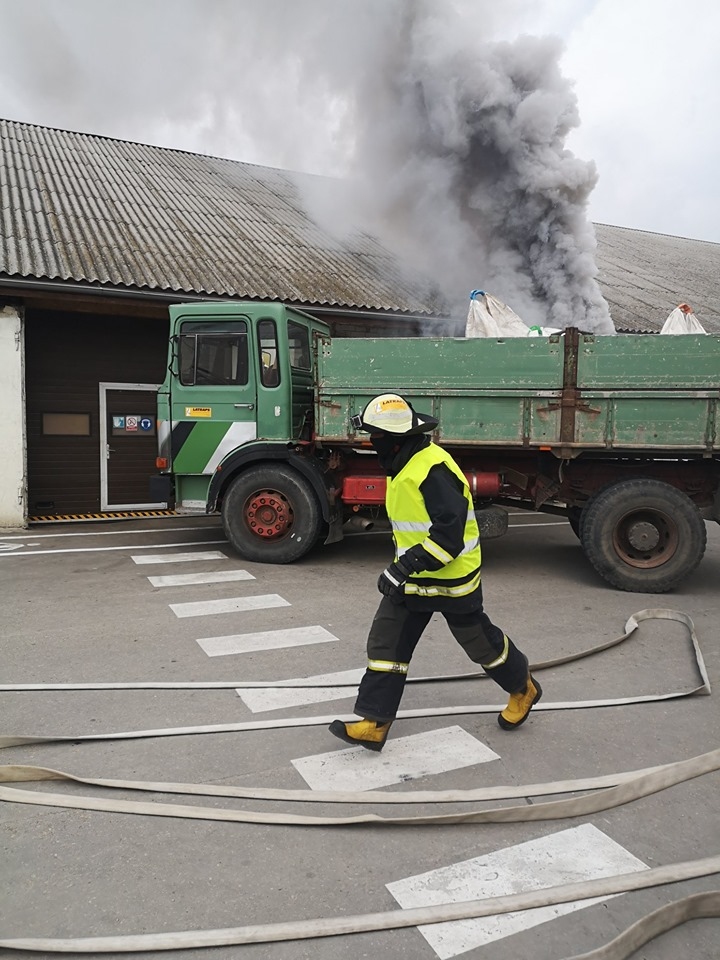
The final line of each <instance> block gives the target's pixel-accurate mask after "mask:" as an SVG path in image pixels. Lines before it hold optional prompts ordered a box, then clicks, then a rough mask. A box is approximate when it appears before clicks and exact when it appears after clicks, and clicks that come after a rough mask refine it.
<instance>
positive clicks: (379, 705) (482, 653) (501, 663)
mask: <svg viewBox="0 0 720 960" xmlns="http://www.w3.org/2000/svg"><path fill="white" fill-rule="evenodd" d="M434 612H435V611H434V610H432V609H428V610H410V609H408V607H407V606H406V604H405V603H404V602H403V603H393V601H392V600H390V599H389V598H388V597H383V599H382V600H381V601H380V606H379V607H378V610H377V613H376V614H375V619H374V620H373V622H372V626H371V628H370V633H369V636H368V641H367V654H368V668H367V670H366V671H365V675H364V676H363V678H362V680H361V681H360V687H359V689H358V696H357V700H356V702H355V713H357V714H358V715H359V716H361V717H365V718H366V719H368V720H376V721H377V722H378V723H387V722H388V721H389V720H394V719H395V717H396V715H397V711H398V708H399V706H400V700H401V699H402V695H403V691H404V689H405V680H406V676H407V669H408V666H409V664H410V661H411V660H412V656H413V653H414V652H415V647H416V646H417V644H418V641H419V640H420V637H421V636H422V634H423V631H424V630H425V627H427V625H428V623H429V622H430V618H431V617H432V615H433V613H434ZM439 612H440V613H442V615H443V616H444V617H445V620H446V621H447V625H448V627H449V628H450V631H451V633H452V635H453V636H454V637H455V639H456V640H457V642H458V643H459V644H460V646H461V647H462V648H463V649H464V651H465V653H466V654H467V655H468V657H469V658H470V659H471V660H472V661H473V662H474V663H477V664H479V665H480V666H481V667H482V668H483V670H484V671H485V672H486V673H487V675H488V676H489V677H490V678H491V679H492V680H494V681H495V682H496V683H497V684H498V685H499V686H501V687H502V688H503V690H505V691H506V692H507V693H519V692H521V691H522V690H524V689H525V684H526V683H527V679H528V661H527V657H526V656H525V655H524V654H523V653H521V652H520V650H518V648H517V647H516V646H515V644H514V643H513V642H512V640H510V638H509V637H507V636H506V635H505V634H504V633H503V631H502V630H501V629H500V628H499V627H497V626H495V624H494V623H493V622H492V621H491V620H490V618H489V617H488V615H487V614H486V613H485V611H484V610H483V609H482V606H480V607H479V609H476V610H472V611H471V612H467V609H466V610H465V611H464V612H458V613H454V612H452V611H450V610H448V609H445V610H440V611H439Z"/></svg>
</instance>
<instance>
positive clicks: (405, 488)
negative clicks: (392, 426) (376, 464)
mask: <svg viewBox="0 0 720 960" xmlns="http://www.w3.org/2000/svg"><path fill="white" fill-rule="evenodd" d="M439 463H442V464H444V465H445V466H446V467H447V468H448V469H449V470H450V471H451V472H452V473H453V474H454V475H455V476H456V477H457V478H458V479H459V480H460V482H461V484H462V488H463V493H464V496H465V500H466V501H467V514H466V517H465V531H464V535H463V540H464V546H463V548H462V550H461V551H460V553H459V554H458V555H457V556H452V555H451V554H450V553H448V552H447V550H445V549H444V548H443V547H442V546H441V545H440V544H438V543H435V542H434V541H433V539H432V537H431V535H430V530H431V527H432V520H431V518H430V514H429V513H428V511H427V507H426V505H425V500H424V499H423V495H422V492H421V490H420V487H421V485H422V483H423V481H424V480H425V479H426V477H427V475H428V473H429V472H430V470H431V469H432V468H433V467H434V466H436V465H437V464H439ZM385 506H386V509H387V513H388V518H389V520H390V523H391V524H392V530H393V539H394V540H395V559H396V560H398V559H399V558H400V557H401V556H402V555H403V554H404V553H405V552H406V551H407V550H409V549H410V548H411V547H414V546H415V545H416V544H421V545H422V547H423V548H424V549H425V550H426V551H427V552H428V553H429V554H430V555H431V556H432V557H434V558H435V559H436V560H437V561H438V562H440V563H442V564H443V566H442V567H440V569H439V570H433V571H429V570H424V571H421V572H420V573H414V574H412V575H411V576H410V577H409V578H408V580H407V581H406V582H405V589H404V592H405V594H406V595H414V596H418V597H465V596H467V595H468V594H470V593H472V592H473V591H474V590H476V589H477V587H478V586H479V584H480V563H481V554H480V533H479V530H478V525H477V520H476V519H475V511H474V507H473V502H472V498H471V496H470V489H469V487H468V484H467V480H466V479H465V476H464V474H463V473H462V471H461V470H460V468H459V467H458V465H457V464H456V463H455V461H454V460H453V458H452V457H451V456H450V454H449V453H447V452H446V451H445V450H443V449H442V448H441V447H438V446H437V445H436V444H434V443H430V444H429V445H428V446H427V447H423V448H422V449H421V450H419V451H418V452H417V453H416V454H415V455H414V456H413V457H411V458H410V460H409V461H408V462H407V463H406V464H405V466H404V467H403V468H402V469H401V470H400V472H399V473H398V474H397V475H396V476H395V477H392V478H389V479H388V484H387V494H386V497H385Z"/></svg>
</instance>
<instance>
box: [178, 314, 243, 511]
mask: <svg viewBox="0 0 720 960" xmlns="http://www.w3.org/2000/svg"><path fill="white" fill-rule="evenodd" d="M251 354H252V351H251V349H250V322H249V320H248V318H247V317H233V318H232V319H226V318H222V317H218V318H217V319H213V318H211V317H208V318H206V319H203V320H197V319H190V318H188V320H181V321H180V324H179V330H178V337H177V341H176V350H175V359H174V363H176V364H177V376H175V377H173V379H172V385H171V395H170V417H171V421H172V435H171V436H172V441H171V457H172V469H173V472H174V473H175V474H176V476H177V475H180V476H183V475H185V476H187V475H191V476H207V477H208V479H209V476H210V475H211V474H212V473H214V471H215V468H216V467H217V465H218V463H220V461H221V460H222V459H223V457H224V456H225V454H226V453H228V452H229V451H230V450H233V449H234V448H236V447H238V446H240V445H241V444H243V443H247V442H248V441H250V440H254V439H255V438H256V436H257V423H256V420H257V417H256V408H257V390H256V379H255V371H254V366H255V365H254V364H253V363H251V362H250V357H251ZM188 489H189V488H188ZM197 492H198V494H200V493H201V490H200V487H199V486H198V490H197ZM183 499H185V498H183ZM188 505H190V504H188Z"/></svg>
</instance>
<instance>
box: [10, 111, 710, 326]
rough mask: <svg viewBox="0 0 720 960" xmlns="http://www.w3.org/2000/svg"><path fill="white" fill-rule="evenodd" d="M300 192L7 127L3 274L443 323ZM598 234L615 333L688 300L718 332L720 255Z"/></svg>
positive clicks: (101, 140)
mask: <svg viewBox="0 0 720 960" xmlns="http://www.w3.org/2000/svg"><path fill="white" fill-rule="evenodd" d="M310 179H314V180H315V182H316V183H317V182H319V181H318V178H310ZM298 182H299V180H298V177H297V175H294V174H290V173H287V172H285V171H282V170H276V169H273V168H269V167H260V166H255V165H253V164H247V163H240V162H238V161H234V160H222V159H218V158H215V157H206V156H201V155H198V154H193V153H186V152H184V151H180V150H168V149H165V148H162V147H153V146H147V145H144V144H137V143H129V142H126V141H122V140H113V139H109V138H106V137H97V136H90V135H87V134H82V133H71V132H68V131H63V130H54V129H52V128H49V127H39V126H35V125H32V124H25V123H16V122H14V121H8V120H0V203H1V207H0V275H5V276H6V277H22V278H32V279H48V280H66V281H70V280H72V281H77V282H96V283H101V284H108V285H111V286H119V287H131V288H136V289H143V288H144V289H147V290H152V291H163V292H168V293H178V294H182V293H188V294H190V293H197V294H207V295H210V296H232V297H242V298H250V299H273V300H285V301H288V302H293V303H301V304H306V305H308V306H309V307H311V306H312V305H317V306H322V305H325V306H337V307H348V308H363V309H371V310H390V311H398V312H402V313H412V314H428V315H435V316H437V315H438V314H439V312H440V311H439V308H438V305H437V303H436V302H434V301H433V300H432V299H431V298H430V297H429V296H423V294H422V292H421V291H420V289H419V287H418V285H417V283H416V282H414V281H413V279H411V278H409V277H408V274H407V272H406V271H403V270H401V269H400V267H399V265H398V263H397V261H396V260H395V259H394V258H393V256H392V255H391V254H390V253H389V252H388V251H387V250H385V249H384V248H383V247H382V246H381V245H380V244H379V243H378V242H377V241H375V240H374V239H373V238H371V237H368V236H364V235H358V236H356V237H354V238H352V240H350V241H347V242H345V243H343V244H342V245H341V244H339V243H338V242H337V241H336V240H335V239H334V238H333V237H332V236H331V235H330V234H329V233H327V232H326V231H324V230H323V229H322V228H321V227H319V226H318V225H317V224H316V223H314V222H313V221H312V220H310V219H309V218H308V216H307V214H306V213H305V211H304V208H303V203H302V200H301V197H300V194H299V189H298ZM328 183H329V184H330V183H331V181H328ZM596 233H597V238H598V266H599V269H600V283H601V286H602V289H603V293H604V295H605V297H606V298H607V300H608V302H609V304H610V309H611V314H612V317H613V320H614V322H615V326H616V327H617V328H618V329H619V330H623V331H647V332H652V331H657V330H659V329H660V327H661V326H662V324H663V322H664V321H665V319H666V318H667V315H668V313H669V312H670V310H672V308H673V307H674V306H676V305H677V304H678V303H679V302H683V301H685V302H688V303H690V304H691V305H692V306H693V307H694V309H695V311H696V313H697V315H698V318H699V319H700V322H701V323H702V324H703V325H704V327H705V329H706V330H708V332H713V333H720V289H719V286H718V278H719V277H720V244H715V243H706V242H703V241H699V240H689V239H684V238H681V237H669V236H664V235H662V234H654V233H647V232H644V231H641V230H629V229H625V228H622V227H613V226H608V225H604V224H597V225H596Z"/></svg>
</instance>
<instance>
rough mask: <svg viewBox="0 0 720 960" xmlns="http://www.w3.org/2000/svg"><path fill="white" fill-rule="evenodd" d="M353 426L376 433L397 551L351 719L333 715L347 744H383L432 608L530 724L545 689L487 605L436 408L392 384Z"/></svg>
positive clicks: (464, 489)
mask: <svg viewBox="0 0 720 960" xmlns="http://www.w3.org/2000/svg"><path fill="white" fill-rule="evenodd" d="M351 422H352V426H353V427H354V428H355V429H356V430H364V431H366V432H368V433H369V434H370V442H371V443H372V445H373V447H374V448H375V451H376V452H377V455H378V461H379V463H380V466H381V467H382V468H383V470H384V471H385V472H386V473H387V475H388V482H387V493H386V497H385V506H386V509H387V514H388V518H389V520H390V523H391V524H392V531H393V539H394V541H395V560H394V561H393V563H391V564H390V566H389V567H387V568H386V569H385V570H383V572H382V573H381V574H380V577H379V579H378V583H377V585H378V590H379V591H380V593H382V594H383V597H382V600H381V601H380V606H379V607H378V611H377V613H376V614H375V619H374V620H373V623H372V626H371V628H370V633H369V636H368V641H367V655H368V664H367V669H366V671H365V674H364V676H363V678H362V680H361V682H360V687H359V690H358V695H357V700H356V702H355V709H354V712H355V713H356V714H358V716H360V717H362V719H361V720H359V721H357V722H355V723H344V722H343V721H341V720H334V721H333V722H332V723H331V724H330V727H329V729H330V732H331V733H332V734H334V735H335V736H336V737H339V738H340V739H341V740H344V741H345V742H346V743H352V744H357V745H360V746H363V747H367V749H368V750H375V751H380V750H382V748H383V746H384V745H385V741H386V739H387V735H388V732H389V730H390V726H391V725H392V722H393V720H394V719H395V717H396V715H397V711H398V708H399V706H400V700H401V698H402V695H403V690H404V687H405V680H406V677H407V672H408V667H409V666H410V660H411V659H412V655H413V652H414V650H415V647H416V645H417V643H418V641H419V639H420V637H421V635H422V633H423V631H424V629H425V627H426V626H427V625H428V623H429V621H430V618H431V617H432V615H433V613H435V612H439V613H442V615H443V616H444V617H445V620H446V621H447V625H448V627H449V628H450V631H451V632H452V634H453V636H454V637H455V639H456V640H457V642H458V643H459V644H460V646H461V647H462V648H463V649H464V650H465V653H466V654H467V655H468V657H469V658H470V659H471V660H472V661H473V662H475V663H478V664H480V666H481V667H482V668H483V670H484V671H485V673H487V674H488V676H489V677H490V678H491V679H492V680H494V681H495V682H496V683H497V684H499V685H500V686H501V687H502V688H503V690H505V691H506V693H508V694H509V695H510V698H509V701H508V705H507V706H506V707H505V709H504V710H503V711H502V712H501V713H500V714H499V715H498V723H499V724H500V726H501V727H502V728H503V730H515V729H517V727H519V726H520V724H522V723H524V722H525V720H526V719H527V717H528V714H529V713H530V710H531V708H532V707H533V705H534V704H536V703H537V702H538V700H539V699H540V697H541V695H542V690H541V688H540V684H539V683H538V682H537V680H535V679H534V678H533V677H532V676H531V675H530V672H529V670H528V660H527V657H526V656H525V655H524V654H523V653H521V652H520V650H519V649H518V648H517V647H516V646H515V644H514V643H513V642H512V640H511V639H510V638H509V637H508V636H507V635H506V634H504V633H503V631H502V630H501V629H500V628H499V627H497V626H495V624H494V623H492V621H491V620H490V618H489V617H488V615H487V614H486V613H485V612H484V610H483V597H482V587H481V584H480V539H479V531H478V525H477V520H476V519H475V512H474V508H473V502H472V498H471V496H470V490H469V487H468V484H467V481H466V479H465V476H464V475H463V473H462V471H461V470H460V468H459V467H458V465H457V464H456V463H455V461H454V460H453V458H452V457H451V456H450V454H449V453H448V452H447V451H446V450H443V449H442V448H441V447H439V446H437V444H435V443H433V442H432V441H431V440H430V437H429V436H428V433H429V432H430V431H432V430H434V429H435V427H436V426H437V424H438V421H437V420H436V419H435V417H431V416H427V415H425V414H421V413H417V412H416V411H415V410H414V409H413V407H412V405H411V404H410V403H408V401H407V400H404V399H403V398H402V397H400V396H398V395H397V394H393V393H385V394H382V395H380V396H378V397H375V398H374V399H373V400H371V401H370V402H369V403H368V404H367V406H366V407H365V409H364V410H363V412H362V414H360V415H357V416H354V417H352V421H351Z"/></svg>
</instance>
